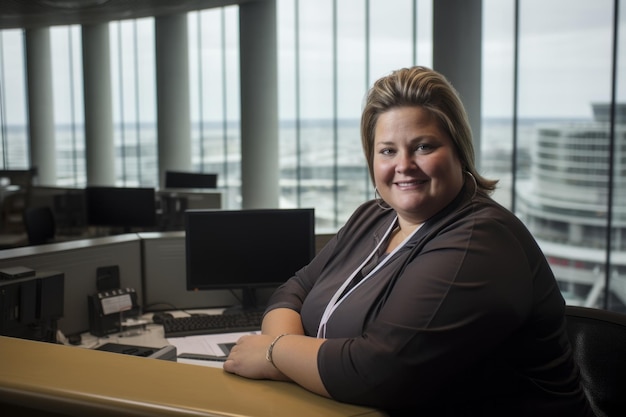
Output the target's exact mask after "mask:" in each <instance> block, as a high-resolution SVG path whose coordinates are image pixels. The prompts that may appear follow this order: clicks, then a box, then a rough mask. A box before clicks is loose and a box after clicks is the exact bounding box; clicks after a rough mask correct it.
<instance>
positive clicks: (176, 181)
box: [165, 171, 217, 188]
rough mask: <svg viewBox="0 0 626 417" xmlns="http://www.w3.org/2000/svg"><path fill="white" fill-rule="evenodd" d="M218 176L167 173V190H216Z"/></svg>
mask: <svg viewBox="0 0 626 417" xmlns="http://www.w3.org/2000/svg"><path fill="white" fill-rule="evenodd" d="M216 187H217V174H205V173H200V172H181V171H165V188H216Z"/></svg>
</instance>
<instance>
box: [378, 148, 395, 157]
mask: <svg viewBox="0 0 626 417" xmlns="http://www.w3.org/2000/svg"><path fill="white" fill-rule="evenodd" d="M380 153H381V155H391V154H393V149H389V148H384V149H381V150H380Z"/></svg>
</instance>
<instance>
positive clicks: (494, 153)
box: [0, 0, 626, 310]
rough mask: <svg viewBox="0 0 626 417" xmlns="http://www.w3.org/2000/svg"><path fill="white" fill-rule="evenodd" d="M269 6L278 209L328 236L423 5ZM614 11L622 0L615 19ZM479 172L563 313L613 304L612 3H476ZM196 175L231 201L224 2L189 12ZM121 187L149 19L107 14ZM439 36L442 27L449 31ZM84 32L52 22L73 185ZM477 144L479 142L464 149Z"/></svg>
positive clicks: (288, 1) (417, 55)
mask: <svg viewBox="0 0 626 417" xmlns="http://www.w3.org/2000/svg"><path fill="white" fill-rule="evenodd" d="M390 4H391V3H390V2H389V1H387V0H367V1H361V0H320V1H303V0H277V12H278V15H277V24H278V27H277V31H278V71H279V74H278V80H279V83H278V84H279V85H278V88H279V91H278V94H279V152H280V154H279V158H280V159H279V163H280V167H279V168H280V184H279V185H280V206H281V207H313V208H315V210H316V216H317V219H316V220H317V227H318V229H317V230H318V231H327V230H330V231H333V230H336V229H337V228H338V227H340V226H341V225H342V224H343V222H345V220H346V219H347V217H348V216H349V215H350V214H351V213H352V211H353V210H354V208H355V207H356V206H357V205H358V204H360V203H361V202H363V201H364V200H366V199H369V198H371V197H372V196H373V188H372V186H371V184H370V180H369V176H368V174H367V169H366V165H365V160H364V157H363V155H362V151H361V145H360V138H359V117H360V112H361V106H362V100H363V97H364V94H365V93H366V91H367V88H368V87H369V85H370V84H371V83H372V82H373V81H374V80H375V79H377V78H379V77H380V76H382V75H384V74H386V73H388V72H389V71H391V70H393V69H396V68H399V67H404V66H410V65H414V64H420V65H426V66H432V48H433V46H432V45H433V39H432V32H433V30H432V29H433V28H432V15H433V0H394V1H393V7H390ZM617 6H622V7H621V9H617ZM482 9H483V19H482V20H483V28H482V33H483V42H482V51H476V54H477V56H478V54H481V56H482V78H483V80H482V100H481V103H482V108H481V111H482V124H481V126H480V132H481V138H480V142H479V143H480V149H478V150H477V151H478V159H479V161H478V164H479V166H480V169H481V170H482V172H483V174H484V175H485V176H487V177H490V178H494V179H499V180H500V182H499V188H498V190H497V191H496V193H495V195H494V197H495V199H496V200H497V201H499V202H501V203H502V204H503V205H505V206H506V207H508V208H510V209H511V210H513V211H514V212H515V213H516V214H517V215H518V216H519V217H520V218H521V219H522V220H523V221H524V222H525V224H526V225H527V226H528V227H529V229H530V230H531V231H532V232H533V234H534V235H535V236H536V238H537V240H538V242H539V244H540V246H541V248H542V250H543V251H544V252H545V253H546V255H547V256H548V258H549V260H550V263H551V265H552V267H553V270H554V272H555V275H556V276H557V279H558V281H559V284H560V285H561V288H562V291H563V294H564V295H565V296H566V299H567V301H568V303H570V304H582V305H590V306H599V307H607V308H610V309H614V310H626V308H625V306H626V104H625V103H626V80H625V79H624V76H625V74H626V60H625V56H626V10H625V9H626V8H624V7H623V2H619V1H616V0H581V1H576V2H572V1H571V0H483V2H482ZM187 22H188V29H189V32H188V33H189V59H190V62H189V69H190V74H189V75H190V83H189V84H190V101H191V102H190V109H191V117H190V118H191V120H190V122H191V126H192V129H191V132H192V133H191V136H192V137H191V147H192V155H193V157H192V158H193V160H192V166H193V169H194V170H196V171H200V172H215V173H218V174H219V178H220V183H219V186H220V187H224V188H226V189H228V192H227V194H226V195H228V196H229V197H228V199H227V201H226V202H225V207H227V208H238V207H240V201H239V200H238V198H237V197H238V195H239V190H240V185H241V184H240V182H241V174H240V170H241V166H240V161H241V158H240V149H241V144H240V141H241V139H240V126H239V124H240V115H239V107H240V103H239V47H238V41H239V39H238V33H239V27H238V24H239V23H238V8H237V7H234V6H230V7H226V8H216V9H210V10H205V11H198V12H192V13H189V15H188V21H187ZM109 29H110V39H111V75H112V90H113V91H112V95H113V106H114V109H113V118H114V132H115V147H116V155H117V158H116V165H115V170H116V171H115V174H116V179H117V182H118V183H119V184H126V185H133V184H141V185H156V184H157V183H158V181H157V171H158V170H157V166H156V164H157V159H158V158H157V154H156V152H157V146H156V140H157V139H156V136H157V135H156V120H155V117H156V116H155V114H156V111H155V106H156V104H155V102H156V96H155V95H156V86H155V69H154V56H153V55H154V20H153V19H142V20H137V21H123V22H112V23H111V24H110V26H109ZM450 30H453V28H450ZM80 37H81V36H80V28H79V27H78V26H72V27H58V28H53V29H51V37H50V38H51V42H52V45H51V46H52V52H53V53H52V56H53V84H54V103H55V112H54V117H55V133H56V143H57V145H56V146H57V158H58V163H57V175H58V179H57V183H58V184H59V185H77V186H81V185H83V184H84V183H85V166H84V163H85V162H84V160H85V158H84V140H85V139H84V132H83V119H84V116H83V111H82V108H83V103H82V74H81V71H82V66H81V59H82V57H81V53H80V50H81V40H80ZM23 50H24V36H23V32H22V31H21V30H5V31H1V32H0V127H1V129H0V135H1V141H0V150H1V152H2V161H1V165H2V167H3V168H15V169H17V168H25V167H27V166H28V164H29V162H28V154H29V149H28V146H29V145H28V143H29V142H28V128H27V120H28V117H27V107H28V106H27V100H26V91H27V89H26V81H25V80H26V75H25V72H24V68H25V63H24V54H23ZM477 143H478V142H477Z"/></svg>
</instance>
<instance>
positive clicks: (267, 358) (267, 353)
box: [265, 333, 288, 369]
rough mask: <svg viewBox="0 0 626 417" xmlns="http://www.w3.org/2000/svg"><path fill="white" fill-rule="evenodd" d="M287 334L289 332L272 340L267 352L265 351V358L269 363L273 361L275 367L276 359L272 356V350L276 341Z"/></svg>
mask: <svg viewBox="0 0 626 417" xmlns="http://www.w3.org/2000/svg"><path fill="white" fill-rule="evenodd" d="M287 335H288V333H283V334H281V335H278V336H276V339H274V340H272V343H270V345H269V346H268V347H267V352H265V359H266V360H267V361H268V362H269V363H271V364H272V366H273V367H274V368H276V365H275V364H274V359H273V358H272V352H273V351H274V346H275V345H276V342H278V341H279V340H280V338H281V337H283V336H287ZM277 369H278V368H277Z"/></svg>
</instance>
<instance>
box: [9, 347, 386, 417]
mask: <svg viewBox="0 0 626 417" xmlns="http://www.w3.org/2000/svg"><path fill="white" fill-rule="evenodd" d="M0 409H1V410H3V415H20V416H26V415H37V416H55V417H60V416H81V417H82V416H90V417H98V416H116V417H118V416H157V417H158V416H168V417H172V416H176V417H178V416H185V417H188V416H194V417H198V416H213V417H216V416H229V417H234V416H258V417H270V416H271V417H282V416H284V417H293V416H297V417H319V416H324V417H333V416H362V417H383V416H385V415H386V414H384V413H382V412H379V411H377V410H373V409H371V408H366V407H358V406H353V405H348V404H342V403H339V402H336V401H333V400H329V399H326V398H323V397H320V396H318V395H315V394H312V393H310V392H308V391H306V390H304V389H302V388H300V387H298V386H297V385H295V384H291V383H286V382H276V381H254V380H248V379H245V378H241V377H238V376H235V375H230V374H227V373H224V371H222V370H221V369H217V368H208V367H203V366H194V365H186V364H182V363H175V362H170V361H164V360H157V359H147V358H141V357H134V356H127V355H120V354H116V353H109V352H102V351H95V350H89V349H82V348H76V347H69V346H63V345H55V344H49V343H43V342H34V341H30V340H22V339H15V338H8V337H3V336H0ZM5 410H10V411H14V412H13V413H9V414H5V412H4V411H5ZM29 412H30V413H29Z"/></svg>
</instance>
